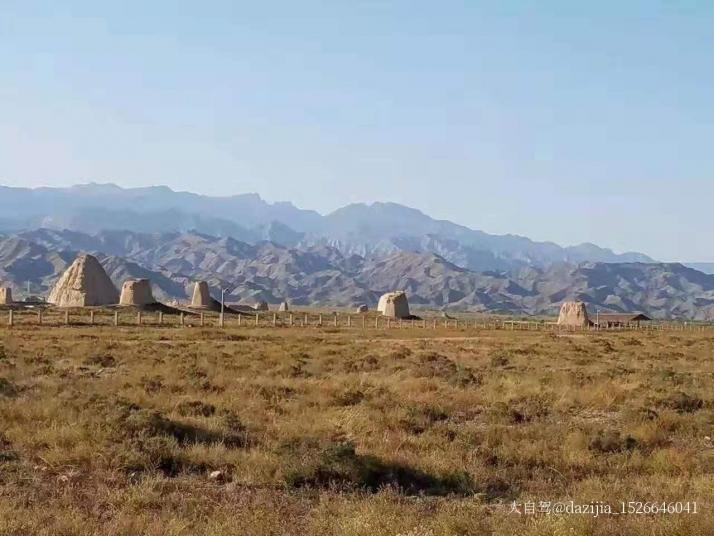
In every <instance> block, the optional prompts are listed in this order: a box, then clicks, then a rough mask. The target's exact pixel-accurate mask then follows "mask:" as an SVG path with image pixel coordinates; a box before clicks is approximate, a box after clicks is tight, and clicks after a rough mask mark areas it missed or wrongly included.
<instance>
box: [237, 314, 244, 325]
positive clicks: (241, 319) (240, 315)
mask: <svg viewBox="0 0 714 536" xmlns="http://www.w3.org/2000/svg"><path fill="white" fill-rule="evenodd" d="M241 324H243V315H242V314H240V313H238V327H240V326H241Z"/></svg>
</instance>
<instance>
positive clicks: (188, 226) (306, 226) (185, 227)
mask: <svg viewBox="0 0 714 536" xmlns="http://www.w3.org/2000/svg"><path fill="white" fill-rule="evenodd" d="M38 228H48V229H56V230H65V229H67V230H75V231H82V232H89V233H97V232H99V231H106V230H126V231H133V232H135V233H157V232H158V233H167V232H189V231H195V232H198V233H204V234H207V235H211V236H217V237H230V238H234V239H236V240H239V241H241V242H246V243H248V244H257V243H259V242H261V241H270V242H273V243H274V244H277V245H280V246H286V247H299V248H301V249H305V248H312V247H319V246H327V247H332V248H335V249H337V250H338V251H340V252H341V253H343V254H345V255H352V254H356V255H359V256H362V257H373V256H384V255H390V254H394V253H398V252H400V251H409V252H417V253H434V254H436V255H439V256H441V257H443V258H444V259H446V260H448V261H449V262H451V263H453V264H455V265H457V266H459V267H462V268H466V269H468V270H471V271H476V272H482V271H488V270H506V271H508V270H513V269H517V268H523V267H536V268H547V267H548V266H549V265H551V264H553V263H558V262H569V263H581V262H587V261H591V262H607V263H613V262H644V263H649V262H654V261H653V259H651V258H650V257H648V256H646V255H644V254H641V253H624V254H616V253H614V252H613V251H611V250H609V249H605V248H601V247H598V246H596V245H594V244H581V245H579V246H572V247H561V246H559V245H557V244H554V243H552V242H535V241H533V240H530V239H528V238H525V237H522V236H516V235H491V234H488V233H485V232H483V231H477V230H473V229H469V228H467V227H464V226H461V225H457V224H455V223H452V222H449V221H444V220H435V219H433V218H430V217H429V216H427V215H425V214H424V213H422V212H420V211H418V210H415V209H413V208H409V207H405V206H402V205H398V204H394V203H373V204H371V205H365V204H353V205H348V206H346V207H344V208H341V209H338V210H336V211H335V212H333V213H331V214H328V215H326V216H322V215H320V214H318V213H317V212H315V211H311V210H302V209H299V208H296V207H295V206H293V205H292V204H291V203H273V204H271V203H267V202H265V201H263V200H262V199H261V198H260V197H259V196H257V195H255V194H245V195H236V196H231V197H207V196H201V195H197V194H192V193H186V192H174V191H173V190H171V189H169V188H167V187H165V186H157V187H149V188H128V189H124V188H120V187H118V186H115V185H112V184H86V185H80V186H73V187H70V188H37V189H28V188H9V187H1V186H0V232H3V231H4V232H16V231H21V230H31V229H38Z"/></svg>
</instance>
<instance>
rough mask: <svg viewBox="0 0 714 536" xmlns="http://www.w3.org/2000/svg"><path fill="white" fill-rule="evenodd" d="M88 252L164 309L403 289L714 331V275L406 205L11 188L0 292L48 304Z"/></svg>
mask: <svg viewBox="0 0 714 536" xmlns="http://www.w3.org/2000/svg"><path fill="white" fill-rule="evenodd" d="M80 251H86V252H91V253H95V254H97V255H98V256H99V257H100V259H101V261H102V263H103V265H104V267H105V268H106V270H107V272H108V273H109V274H110V277H112V279H113V280H114V281H115V283H117V285H119V284H121V282H123V280H124V279H127V278H130V277H148V278H150V279H151V280H152V282H153V285H154V291H155V294H156V296H157V297H158V298H160V299H163V300H168V299H179V300H185V299H187V297H188V293H189V292H190V289H191V284H192V282H193V281H194V280H196V279H205V280H207V281H208V282H209V284H210V285H211V287H212V289H213V291H214V292H215V293H216V295H218V289H220V288H226V287H229V288H231V289H232V292H231V294H230V296H229V300H231V301H236V302H238V301H240V302H252V301H257V300H266V301H268V302H271V303H279V302H281V301H282V300H284V299H287V300H289V301H291V302H292V303H293V304H295V305H313V304H320V305H334V306H353V305H356V304H362V303H365V304H369V305H374V304H376V302H377V299H378V297H379V295H380V294H381V293H383V292H386V291H389V290H395V289H402V290H406V291H407V293H408V295H409V299H410V302H411V303H412V304H413V305H423V306H429V307H437V308H445V309H451V310H468V311H481V312H504V313H515V314H527V315H532V314H555V313H556V312H557V309H558V307H559V306H560V303H561V302H562V301H563V300H566V299H580V300H584V301H586V302H587V303H588V304H589V306H590V308H591V310H593V311H594V310H595V309H600V310H602V311H643V312H646V313H648V314H650V315H653V316H656V317H662V318H670V317H682V318H696V319H714V275H709V274H705V273H703V271H707V272H710V273H711V272H714V266H711V265H701V266H700V265H696V266H694V267H685V266H683V265H680V264H664V263H657V262H656V261H654V260H653V259H651V258H650V257H648V256H646V255H644V254H641V253H624V254H617V253H614V252H613V251H611V250H609V249H605V248H601V247H598V246H596V245H594V244H581V245H579V246H573V247H561V246H559V245H557V244H554V243H552V242H535V241H533V240H530V239H528V238H525V237H522V236H515V235H491V234H488V233H485V232H483V231H478V230H473V229H469V228H467V227H464V226H461V225H457V224H455V223H452V222H449V221H444V220H435V219H433V218H430V217H429V216H427V215H425V214H423V213H422V212H420V211H418V210H415V209H412V208H409V207H405V206H402V205H397V204H394V203H373V204H371V205H365V204H353V205H349V206H346V207H344V208H341V209H339V210H336V211H335V212H333V213H331V214H328V215H325V216H323V215H320V214H318V213H317V212H314V211H310V210H302V209H299V208H296V207H295V206H293V205H292V204H290V203H273V204H271V203H267V202H265V201H263V200H262V199H261V198H260V197H259V196H257V195H255V194H246V195H237V196H232V197H207V196H201V195H196V194H191V193H185V192H174V191H172V190H171V189H169V188H167V187H163V186H159V187H149V188H129V189H124V188H120V187H118V186H115V185H111V184H86V185H81V186H74V187H71V188H37V189H28V188H8V187H2V186H0V281H8V282H9V283H10V284H12V285H13V286H14V287H15V288H14V290H15V292H16V293H17V294H18V295H22V294H23V293H24V292H25V288H26V285H27V283H28V282H29V283H30V292H31V293H32V294H43V293H46V292H47V291H48V290H49V288H50V286H51V285H52V284H53V282H54V281H55V280H56V279H57V277H58V276H59V274H60V273H61V272H62V271H63V270H64V269H65V268H66V267H67V265H68V264H69V263H70V262H71V261H72V260H73V259H74V257H75V256H76V255H77V253H78V252H80ZM694 268H700V269H701V270H702V271H698V270H696V269H694Z"/></svg>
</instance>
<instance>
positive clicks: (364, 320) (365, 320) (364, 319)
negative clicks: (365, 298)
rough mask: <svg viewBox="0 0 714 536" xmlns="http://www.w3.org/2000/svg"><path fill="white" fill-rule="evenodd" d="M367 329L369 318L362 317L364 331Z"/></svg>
mask: <svg viewBox="0 0 714 536" xmlns="http://www.w3.org/2000/svg"><path fill="white" fill-rule="evenodd" d="M366 327H367V317H366V316H364V315H362V329H364V328H366Z"/></svg>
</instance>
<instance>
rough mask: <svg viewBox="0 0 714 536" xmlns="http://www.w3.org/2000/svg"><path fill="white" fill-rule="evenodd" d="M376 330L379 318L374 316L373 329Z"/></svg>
mask: <svg viewBox="0 0 714 536" xmlns="http://www.w3.org/2000/svg"><path fill="white" fill-rule="evenodd" d="M378 328H379V317H378V316H375V317H374V329H378Z"/></svg>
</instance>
